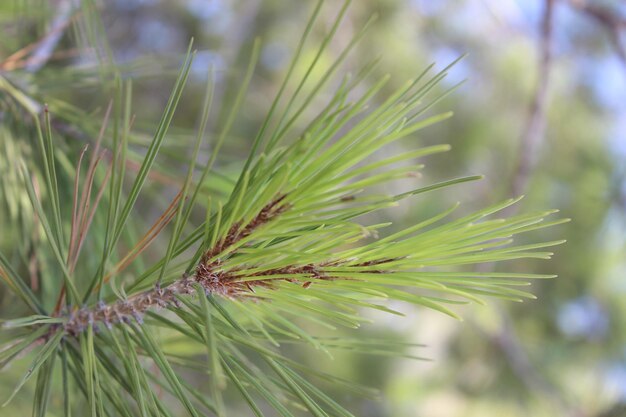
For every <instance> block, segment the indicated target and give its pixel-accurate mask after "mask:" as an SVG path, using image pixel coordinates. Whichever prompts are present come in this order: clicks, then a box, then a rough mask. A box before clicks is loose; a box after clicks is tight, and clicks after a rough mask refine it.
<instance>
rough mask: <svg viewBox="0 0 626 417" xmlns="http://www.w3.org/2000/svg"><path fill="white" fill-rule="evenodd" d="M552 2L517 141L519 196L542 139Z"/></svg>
mask: <svg viewBox="0 0 626 417" xmlns="http://www.w3.org/2000/svg"><path fill="white" fill-rule="evenodd" d="M553 14H554V0H546V1H545V7H544V13H543V18H542V21H541V38H540V51H541V55H540V59H539V67H538V71H537V85H536V87H535V93H534V95H533V99H532V102H531V104H530V109H529V112H528V118H527V121H526V123H525V124H524V131H523V132H522V136H521V138H520V149H519V160H518V163H517V168H516V170H515V172H514V173H513V179H512V183H511V189H510V190H511V194H512V195H513V196H519V195H521V194H523V193H524V191H525V190H526V187H527V185H528V180H529V177H530V174H531V172H532V169H533V166H534V164H535V159H536V158H535V154H536V151H537V147H538V146H539V144H540V142H541V141H542V139H543V136H544V134H545V125H546V103H547V100H548V85H549V82H550V72H551V64H552V55H553V45H552V43H553V42H552V33H553Z"/></svg>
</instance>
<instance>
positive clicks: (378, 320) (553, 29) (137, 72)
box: [0, 0, 626, 417]
mask: <svg viewBox="0 0 626 417" xmlns="http://www.w3.org/2000/svg"><path fill="white" fill-rule="evenodd" d="M94 5H95V6H96V8H95V9H91V10H92V11H91V12H93V10H96V11H97V13H98V14H99V18H100V19H99V21H100V22H101V23H102V27H100V28H98V29H97V30H93V31H92V30H91V28H86V29H85V31H84V32H85V33H87V34H89V33H99V34H100V35H102V34H103V33H105V34H106V38H107V39H108V41H107V42H105V41H104V39H102V38H100V39H90V38H89V36H86V35H85V33H82V32H80V31H79V30H78V31H77V30H76V29H75V28H74V26H72V25H66V26H63V28H62V29H60V30H58V31H56V32H54V33H55V35H53V36H50V35H48V36H49V39H51V40H53V41H54V44H53V45H52V46H51V51H52V52H53V53H49V54H48V56H45V55H44V56H43V57H42V58H41V59H40V61H37V60H36V59H32V57H31V59H30V60H28V59H19V58H14V57H13V59H9V58H11V57H12V55H11V54H13V53H14V52H16V51H18V50H19V49H20V48H22V47H24V46H26V45H28V43H30V42H33V41H36V40H37V39H41V37H42V36H45V35H46V34H49V33H50V28H51V27H54V25H55V24H56V23H58V22H63V21H64V20H65V21H67V20H68V19H70V20H71V19H80V13H81V12H79V13H78V17H76V16H77V14H76V13H77V11H76V10H75V9H72V2H71V1H63V0H57V1H38V0H33V1H8V0H7V1H2V2H0V30H1V32H0V33H1V35H0V62H2V64H1V66H0V74H1V75H3V76H5V77H6V78H7V79H10V80H11V82H13V83H15V84H16V85H18V86H20V87H21V88H23V90H24V92H25V94H26V95H27V96H28V97H29V99H32V100H33V102H32V105H33V106H34V109H38V107H37V106H38V103H43V102H50V103H51V106H52V105H54V104H55V103H56V106H57V108H59V109H61V108H62V107H59V106H60V104H59V103H61V102H67V103H71V104H72V105H74V106H76V107H77V108H79V109H81V110H83V111H85V112H87V113H88V114H92V115H94V116H98V117H100V116H101V115H102V109H103V108H104V107H106V103H107V102H108V99H109V97H107V90H106V88H103V86H102V85H101V84H100V81H99V80H100V79H101V78H99V75H98V74H99V71H101V68H103V67H106V65H111V64H112V63H114V65H116V66H117V68H119V70H120V73H121V74H122V77H123V78H127V79H130V78H132V79H133V80H134V81H133V86H134V88H133V91H134V96H133V107H134V113H135V114H136V123H135V128H136V130H137V131H138V132H142V131H144V132H146V135H147V136H146V138H148V137H149V134H150V132H151V129H153V126H154V123H155V122H156V121H158V118H159V117H160V115H161V112H162V109H163V107H164V105H165V102H166V101H167V98H168V95H169V88H170V87H171V86H172V84H173V80H174V77H175V75H176V71H177V69H178V67H179V65H180V64H181V62H182V59H183V57H184V52H185V50H186V48H187V45H188V42H189V39H190V38H191V37H194V38H195V43H194V45H195V46H194V47H195V48H196V49H197V56H196V59H195V61H194V64H193V68H192V74H191V79H190V85H189V87H188V88H187V90H186V92H185V94H184V96H183V99H182V100H181V104H180V107H179V110H178V112H177V114H176V116H175V119H174V125H173V126H174V128H173V129H172V130H171V134H170V135H169V137H168V139H167V144H166V147H165V149H164V156H163V157H162V158H161V160H160V161H159V163H160V164H161V165H162V166H167V167H168V169H169V170H170V171H171V170H172V169H174V172H176V170H179V171H180V172H184V163H185V156H186V155H187V153H188V149H189V143H190V140H191V138H192V137H193V128H194V127H195V125H196V121H197V115H198V113H199V111H200V106H201V100H202V94H201V93H202V92H203V90H204V87H203V85H204V83H205V81H206V77H207V71H208V68H210V67H212V68H214V69H215V77H216V83H217V84H216V86H217V91H216V106H217V111H215V112H214V116H213V118H212V123H213V125H215V124H218V122H219V119H220V117H221V116H220V112H219V109H220V108H224V107H226V106H227V104H228V103H229V102H230V101H232V99H233V91H234V88H235V87H236V85H234V84H236V81H237V80H238V76H240V75H241V72H242V71H243V70H244V66H245V62H246V59H247V57H248V54H249V51H250V47H251V44H252V40H253V39H254V38H255V37H257V36H259V37H261V39H262V41H263V45H264V46H263V49H262V52H261V58H260V62H259V66H258V68H257V70H256V73H255V75H254V78H253V80H252V83H251V87H250V91H249V94H248V96H247V99H246V100H247V101H246V104H245V105H244V107H243V111H242V113H241V114H240V117H239V119H238V121H237V123H236V128H235V130H234V131H233V136H232V137H229V138H228V140H227V142H226V144H225V150H224V153H223V156H222V157H221V158H220V159H219V161H218V166H219V168H220V169H221V170H222V172H223V173H224V174H225V175H227V176H228V175H235V174H236V173H237V171H238V169H239V168H240V166H241V162H242V159H243V158H244V157H245V155H246V154H247V151H248V149H249V146H250V143H251V139H252V138H253V137H254V132H255V130H256V129H257V128H258V126H259V122H260V120H261V119H262V117H264V115H265V112H266V111H267V108H268V106H269V105H270V103H271V97H272V96H273V94H274V93H275V92H276V91H277V89H278V87H279V85H280V82H281V80H282V78H281V77H282V75H283V74H284V71H285V70H286V66H287V65H288V64H289V59H290V56H291V53H292V51H293V50H294V48H295V47H296V44H297V40H298V38H299V35H300V33H301V31H302V30H303V27H304V24H305V22H306V20H307V17H308V15H309V13H310V10H311V8H312V6H313V2H312V1H309V0H307V1H297V2H287V1H277V0H263V1H261V0H245V1H244V0H241V1H235V0H232V1H224V0H111V1H106V2H101V4H100V3H98V2H94ZM339 7H340V4H339V2H335V1H328V2H327V4H326V5H325V7H324V9H323V12H322V17H321V19H320V23H319V24H318V25H317V27H316V29H315V30H314V39H316V40H317V41H318V42H315V41H314V42H311V43H310V44H309V45H308V46H307V47H306V48H305V50H304V56H305V57H307V56H309V57H312V56H313V54H314V52H315V48H316V46H317V44H318V43H319V41H320V40H321V39H322V37H323V35H324V33H325V30H326V29H327V26H328V25H329V24H330V22H331V21H332V19H333V17H334V16H335V15H336V13H337V12H338V10H339ZM82 13H87V11H83V12H82ZM373 14H377V15H378V19H377V20H376V21H375V22H374V23H373V25H372V26H371V28H370V30H369V31H368V33H367V35H366V37H365V39H364V40H363V41H362V42H361V43H360V44H359V46H358V47H357V48H356V49H355V51H354V52H353V53H352V54H351V55H350V56H349V58H348V59H347V61H346V63H345V65H344V66H343V67H342V69H341V71H340V73H346V72H358V70H359V69H360V68H362V67H363V66H364V65H365V64H366V63H368V62H369V61H370V60H371V59H373V58H376V57H378V56H380V57H381V61H380V64H379V66H378V67H377V70H376V71H375V75H382V74H384V73H389V74H391V76H392V78H391V82H390V85H389V90H388V91H391V89H392V88H395V87H398V86H400V85H401V84H403V83H404V82H405V81H406V80H407V79H409V78H412V77H414V76H416V75H417V74H419V73H420V72H421V71H422V70H423V69H424V68H425V67H426V66H427V65H429V64H430V63H431V62H435V63H436V64H435V68H436V69H441V68H443V67H445V66H446V65H447V64H449V63H450V62H451V61H453V60H455V59H456V58H458V57H459V56H461V55H463V54H468V56H467V57H466V58H464V59H463V60H462V61H461V62H459V63H458V64H456V65H455V66H454V67H453V68H452V69H451V70H450V71H449V75H448V77H447V78H446V79H445V80H444V82H443V83H442V84H441V85H440V86H439V87H438V90H439V91H438V92H439V93H442V92H444V91H445V90H446V89H448V88H450V87H453V86H454V85H456V84H458V83H459V82H461V81H464V83H463V84H462V85H461V86H460V87H459V88H458V89H456V90H455V91H454V92H453V93H452V94H450V95H447V96H446V97H445V98H444V99H442V100H441V101H439V102H438V103H437V104H436V105H435V108H434V110H433V111H445V110H453V111H454V112H455V117H454V118H452V119H451V120H448V121H446V122H444V123H442V124H439V125H437V126H434V127H431V128H429V129H428V130H426V131H424V132H423V133H421V134H420V135H419V136H418V137H416V138H415V141H414V142H413V143H404V144H403V145H402V147H404V148H405V149H407V150H408V149H411V147H412V146H418V145H423V144H434V143H449V144H451V145H452V151H450V152H448V153H447V154H445V155H439V156H435V157H431V158H430V159H428V160H427V161H426V163H427V169H426V170H425V173H426V174H425V178H421V179H408V180H406V182H404V183H402V182H401V183H399V184H398V185H397V186H398V187H399V188H401V189H404V188H405V187H409V186H410V185H411V184H410V182H411V181H416V182H422V181H435V180H443V179H447V178H450V177H454V176H458V175H467V174H477V173H478V174H484V175H485V179H484V180H482V181H480V182H477V183H472V184H470V185H467V186H462V187H456V188H454V189H448V190H444V191H440V192H438V193H434V194H433V193H431V194H428V195H426V196H424V197H422V198H419V199H416V200H415V201H414V202H412V203H411V204H408V205H405V206H402V207H400V208H397V209H394V210H390V211H387V212H385V213H383V214H381V215H380V216H381V218H383V217H384V218H390V217H391V218H392V219H393V221H394V223H395V224H394V227H395V228H402V227H403V226H405V225H409V224H414V223H415V222H417V221H419V220H420V219H423V218H424V217H426V216H428V215H429V214H432V213H434V212H437V211H439V210H442V209H444V208H446V207H448V206H449V205H450V204H451V203H452V202H455V201H460V202H462V206H461V207H462V211H464V212H469V211H470V210H472V209H477V208H480V207H484V206H485V205H487V204H490V203H494V202H497V201H500V200H503V199H505V198H508V197H510V196H517V195H521V194H524V195H525V196H526V197H525V198H524V199H523V200H522V202H521V203H520V204H519V205H518V208H517V209H516V210H520V211H523V210H532V209H546V208H558V209H560V210H561V214H562V215H563V216H564V217H569V218H571V219H572V221H571V222H570V223H568V224H565V225H561V226H558V227H557V228H554V230H548V231H545V232H542V233H543V234H536V235H535V236H534V237H533V238H534V239H537V238H538V237H541V238H544V239H556V238H565V239H567V243H566V244H565V245H562V246H560V247H558V248H557V249H556V250H555V252H556V254H555V257H554V259H553V260H552V261H549V262H545V261H541V262H529V261H525V262H524V263H511V264H509V265H508V269H512V270H520V271H521V270H524V271H530V272H537V273H550V274H552V273H553V274H558V276H559V277H558V278H557V279H550V280H543V281H541V282H535V283H534V285H533V287H532V291H533V292H534V293H535V294H536V295H537V297H538V299H537V300H532V301H529V302H525V303H523V304H512V303H507V302H501V301H497V300H492V301H490V302H489V303H488V304H487V305H485V306H477V305H470V306H463V307H459V308H458V311H459V313H460V314H461V315H462V316H464V317H465V320H464V321H463V322H458V321H455V320H454V319H451V318H449V317H447V316H443V315H442V314H440V313H437V312H433V311H428V310H425V309H419V308H415V307H411V306H408V305H396V306H394V307H395V308H397V309H399V310H400V311H402V312H404V313H405V314H406V317H404V318H400V317H396V316H388V315H384V314H375V315H374V314H371V313H367V314H370V315H371V316H372V318H373V319H374V322H375V323H374V324H372V325H370V326H366V327H364V328H362V329H360V330H359V332H358V333H357V334H358V336H359V337H378V336H381V335H386V336H390V335H391V336H393V337H394V338H397V339H398V340H403V341H407V342H415V343H423V344H424V346H423V347H422V348H420V349H419V350H418V352H417V353H418V354H419V356H422V357H425V358H428V359H430V360H429V361H417V360H410V359H406V358H394V357H381V358H374V359H372V358H368V357H361V356H353V355H342V356H340V357H337V358H336V359H335V360H334V361H329V360H327V359H326V360H322V361H320V360H319V358H314V357H311V356H309V355H308V354H307V353H305V352H298V351H295V352H293V354H294V355H295V356H296V357H299V358H300V360H302V361H304V362H307V361H308V362H311V363H312V364H314V365H315V366H316V367H319V368H320V369H323V370H327V371H331V372H333V373H335V374H338V375H340V376H344V377H346V378H348V379H351V380H354V381H357V382H358V383H360V384H364V385H368V386H372V387H375V388H378V389H379V390H380V391H381V395H380V398H378V399H364V398H360V397H355V396H351V395H348V394H346V393H344V392H343V391H341V390H336V391H335V397H336V398H338V400H339V401H341V402H342V403H344V404H347V405H348V408H350V409H351V410H354V412H355V414H356V415H358V416H364V417H369V416H371V417H374V416H376V417H378V416H380V417H382V416H390V417H415V416H426V417H431V416H434V417H461V416H463V417H474V416H476V417H478V416H480V417H489V416H598V417H600V416H606V417H608V416H625V415H626V52H625V50H626V49H625V48H626V46H625V45H626V2H624V1H620V0H613V1H610V0H607V1H592V0H588V1H586V0H439V1H430V0H404V1H402V0H359V1H354V4H352V5H351V7H350V9H349V12H348V13H347V16H346V18H345V19H344V21H343V23H342V25H341V27H340V29H339V32H338V35H337V36H336V38H335V40H334V41H333V43H332V45H331V47H330V48H329V50H328V52H327V53H326V55H325V56H323V57H322V59H323V60H326V61H328V62H330V61H331V59H332V57H333V56H336V55H337V54H338V53H339V52H340V51H341V48H342V46H345V45H346V43H347V42H348V41H349V40H350V39H351V38H352V37H353V36H354V34H355V33H356V32H357V31H358V30H359V29H360V28H361V27H362V26H363V25H364V23H365V22H366V21H367V19H368V18H369V17H370V16H371V15H373ZM68 16H69V17H68ZM55 22H56V23H55ZM56 34H58V39H56V38H57V36H56ZM94 45H95V46H96V47H95V48H94ZM44 52H45V51H44ZM49 52H50V51H49ZM99 68H100V69H99ZM304 70H305V68H304V67H302V68H297V69H296V71H300V72H302V71H304ZM314 76H315V74H314ZM374 78H375V77H374ZM329 88H332V84H331V86H330V87H329ZM436 93H437V92H435V94H436ZM1 94H2V92H1V91H0V95H1ZM1 101H2V97H1V96H0V102H1ZM63 109H64V110H67V111H68V113H69V114H70V115H71V114H73V113H72V112H71V111H70V110H71V109H69V110H68V109H67V108H63ZM313 110H314V109H312V110H311V113H314V111H313ZM59 111H60V110H59ZM76 114H78V113H76ZM1 124H4V126H1V127H0V129H11V128H13V127H12V126H9V125H7V122H6V120H5V121H3V120H2V118H0V125H1ZM75 127H76V128H75V129H74V130H69V131H68V128H67V126H64V125H63V124H58V125H56V126H55V129H57V130H59V131H61V132H62V133H63V134H64V136H65V137H66V139H65V142H64V146H66V147H67V149H68V154H69V155H71V152H72V149H74V152H77V150H78V149H80V147H81V146H82V143H83V142H84V141H88V140H89V137H90V136H89V132H92V131H93V129H94V127H93V126H91V125H89V124H88V123H87V122H86V121H85V120H82V119H76V120H75ZM210 129H211V128H209V130H210ZM27 136H28V135H27V134H25V139H24V143H27V142H28V141H29V140H31V139H28V137H27ZM73 141H74V142H73ZM140 145H141V144H139V146H140ZM12 146H13V145H10V143H9V141H4V142H3V139H2V136H0V152H2V153H4V156H5V158H4V159H2V158H0V160H2V161H4V162H3V164H2V165H1V166H0V168H1V169H0V172H1V173H2V178H4V179H3V180H0V183H1V184H2V185H1V186H2V187H4V188H5V190H7V189H8V187H10V186H12V184H13V185H14V183H11V180H10V177H11V172H13V170H14V168H15V167H13V166H11V163H10V160H11V159H12V158H11V155H13V154H12V153H20V152H21V153H23V154H25V155H28V152H29V148H28V146H27V145H24V146H19V147H18V148H19V149H17V150H16V149H14V147H12ZM397 146H398V147H399V146H400V145H397ZM402 151H404V149H403V148H396V149H392V150H389V152H396V153H397V152H402ZM159 181H161V183H160V185H159V188H158V192H161V193H164V194H168V193H169V194H172V195H173V193H174V192H175V185H176V184H177V179H176V178H171V177H168V176H162V177H159V178H156V180H155V182H157V183H158V182H159ZM22 203H23V202H22ZM22 203H20V202H17V203H15V202H14V203H11V204H8V206H7V207H4V208H3V210H4V211H3V212H2V213H0V227H1V229H0V234H1V235H2V236H0V246H1V248H2V250H3V251H6V250H8V249H11V248H12V246H13V245H15V242H16V234H17V233H18V226H17V225H15V224H12V222H11V221H10V218H11V217H10V213H14V212H15V211H16V210H18V211H19V210H20V207H21V206H20V204H22ZM158 209H159V208H155V210H157V211H156V212H158ZM24 210H25V209H24ZM156 212H155V213H156ZM153 214H154V213H153ZM1 216H4V217H3V218H2V217H1ZM377 220H380V219H377ZM19 230H21V232H23V229H19ZM21 232H19V233H21ZM17 240H18V241H19V238H18V239H17ZM486 267H487V268H492V267H493V266H486ZM499 267H500V268H501V267H502V266H499ZM0 291H1V295H2V301H1V302H0V310H2V311H3V312H7V311H9V310H10V309H11V308H12V307H11V300H10V298H9V296H8V294H7V293H6V292H5V291H4V289H1V290H0ZM3 314H4V313H3ZM340 334H341V333H340ZM346 336H347V332H346ZM15 376H16V375H15V374H13V373H12V372H11V370H6V371H2V373H0V391H1V392H3V393H4V392H10V390H11V389H12V386H13V385H14V383H15V380H14V378H15ZM326 389H327V391H329V390H330V392H333V388H332V387H327V388H326ZM28 398H29V397H28V395H27V394H24V400H23V401H16V402H14V403H13V404H12V405H11V406H10V407H9V408H6V409H3V410H2V411H0V414H2V415H5V413H7V414H6V415H19V414H18V413H20V412H29V411H26V410H29V407H30V403H29V402H28ZM22 407H23V408H22ZM229 407H230V408H231V410H232V415H237V416H238V415H247V414H245V413H246V412H247V411H245V407H243V406H242V405H241V404H237V402H236V401H235V400H234V399H233V402H232V403H231V404H230V405H229Z"/></svg>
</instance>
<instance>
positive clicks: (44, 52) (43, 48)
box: [25, 0, 74, 72]
mask: <svg viewBox="0 0 626 417" xmlns="http://www.w3.org/2000/svg"><path fill="white" fill-rule="evenodd" d="M73 9H74V7H73V5H72V1H71V0H61V1H60V2H59V4H58V6H57V10H56V15H55V16H54V18H53V19H52V23H51V25H50V31H49V32H48V34H47V35H46V36H45V37H44V38H43V39H42V40H41V42H40V43H39V44H38V45H37V46H36V47H35V49H34V51H33V53H32V55H31V56H30V58H29V59H28V63H27V64H26V66H25V69H26V71H28V72H37V71H39V70H40V69H41V68H42V67H43V66H44V65H46V63H47V62H48V60H49V59H50V58H51V57H52V54H53V53H54V50H55V49H56V47H57V45H58V44H59V42H60V41H61V38H62V37H63V33H64V31H65V28H66V27H67V26H68V24H69V22H70V20H71V19H72V11H73Z"/></svg>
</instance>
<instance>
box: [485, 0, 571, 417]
mask: <svg viewBox="0 0 626 417" xmlns="http://www.w3.org/2000/svg"><path fill="white" fill-rule="evenodd" d="M555 1H556V0H545V1H544V9H543V16H542V19H541V27H540V31H541V32H540V33H541V35H540V38H539V51H540V54H539V62H538V66H537V84H536V86H535V90H534V94H533V97H532V100H531V102H530V106H529V109H528V115H527V119H526V123H525V124H524V126H523V131H522V133H521V136H520V144H519V159H518V162H517V165H516V168H515V170H514V172H513V174H512V179H511V183H510V186H509V191H508V192H509V194H511V195H512V196H519V195H521V194H524V193H525V191H526V189H527V187H528V182H529V179H530V176H531V174H532V171H533V169H534V166H535V162H536V154H537V148H538V147H539V146H540V144H541V142H542V141H543V139H544V136H545V126H546V110H547V102H548V91H549V85H550V75H551V70H552V68H551V67H552V59H553V53H554V51H553V33H554V5H555ZM516 207H517V206H512V207H511V208H510V210H509V211H508V212H507V215H512V214H514V211H515V210H516V209H517V208H516ZM487 268H493V265H489V266H487ZM498 310H499V311H498V312H499V315H500V318H501V324H500V327H499V329H498V330H497V331H496V332H493V333H491V334H488V337H489V339H490V340H491V342H492V343H493V344H494V345H495V346H496V347H497V348H498V349H499V350H500V351H501V352H502V354H503V355H504V358H505V359H506V361H507V363H508V364H509V366H510V368H511V370H512V371H513V372H514V373H515V375H516V376H517V378H518V379H519V380H520V381H521V382H522V383H523V384H524V385H525V386H526V387H527V388H528V389H529V390H530V391H533V392H536V393H541V395H542V396H543V397H544V398H548V399H549V400H550V401H552V402H553V403H554V404H555V405H556V406H558V407H559V408H560V409H561V410H563V412H564V414H563V415H569V416H579V415H580V412H579V411H578V410H576V408H575V407H573V406H572V405H571V404H570V401H569V400H568V399H567V398H566V397H565V396H564V395H563V393H562V392H561V391H560V390H559V389H558V388H557V387H556V386H555V385H554V384H552V383H551V382H550V381H548V380H547V379H546V378H545V377H544V376H543V375H542V373H541V372H540V371H539V370H538V369H537V367H536V366H535V365H534V364H533V362H532V360H531V358H530V357H529V355H528V353H527V352H526V349H525V347H524V345H523V344H522V342H521V340H520V338H519V336H518V335H517V332H516V331H515V327H514V325H513V321H512V319H511V317H510V314H509V313H508V311H507V310H505V309H503V308H499V309H498Z"/></svg>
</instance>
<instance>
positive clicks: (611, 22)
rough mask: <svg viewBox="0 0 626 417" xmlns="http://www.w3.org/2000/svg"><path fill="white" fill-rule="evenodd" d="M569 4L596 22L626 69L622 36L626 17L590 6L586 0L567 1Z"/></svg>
mask: <svg viewBox="0 0 626 417" xmlns="http://www.w3.org/2000/svg"><path fill="white" fill-rule="evenodd" d="M566 1H567V3H568V4H569V5H570V6H571V7H573V8H574V9H576V10H578V11H579V12H581V13H583V14H585V15H586V16H588V17H589V18H591V19H593V20H595V21H596V22H597V23H598V24H599V25H600V26H602V28H603V29H604V31H605V32H606V33H607V35H608V36H609V39H610V41H611V43H612V44H613V48H614V49H615V53H616V54H617V56H618V57H619V58H620V60H621V61H622V63H623V64H624V66H625V67H626V45H624V42H622V34H623V33H624V32H625V31H626V17H624V16H620V15H619V14H618V13H617V12H616V11H613V10H609V9H607V8H605V7H601V6H596V5H593V4H589V3H588V2H587V1H586V0H566Z"/></svg>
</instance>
